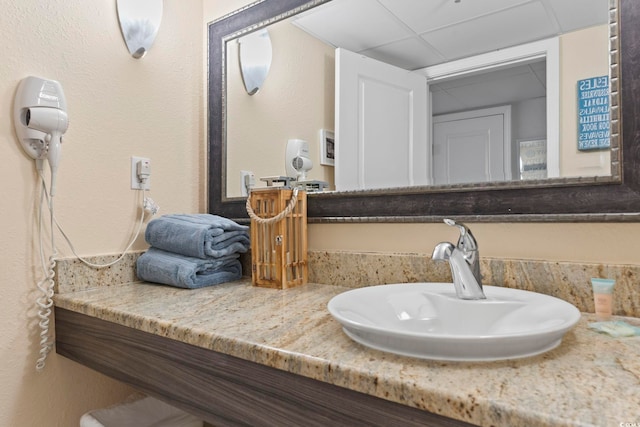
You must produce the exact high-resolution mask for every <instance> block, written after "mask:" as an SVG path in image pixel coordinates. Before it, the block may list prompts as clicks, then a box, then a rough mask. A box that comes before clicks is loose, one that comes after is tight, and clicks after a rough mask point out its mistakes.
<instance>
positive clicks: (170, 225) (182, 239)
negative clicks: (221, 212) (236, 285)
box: [144, 214, 251, 259]
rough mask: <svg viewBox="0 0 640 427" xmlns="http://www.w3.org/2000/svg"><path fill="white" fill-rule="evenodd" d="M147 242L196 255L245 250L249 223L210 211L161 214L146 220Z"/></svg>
mask: <svg viewBox="0 0 640 427" xmlns="http://www.w3.org/2000/svg"><path fill="white" fill-rule="evenodd" d="M144 236H145V239H146V241H147V243H149V244H150V245H151V246H153V247H155V248H158V249H163V250H165V251H169V252H174V253H177V254H181V255H187V256H192V257H197V258H203V259H204V258H207V257H220V256H226V255H229V254H232V253H245V252H247V251H248V250H249V248H250V246H251V245H250V242H249V227H247V226H246V225H240V224H238V223H236V222H234V221H232V220H230V219H228V218H223V217H221V216H217V215H210V214H191V215H188V214H174V215H163V216H161V217H160V218H156V219H153V220H151V221H150V222H149V224H147V229H146V231H145V234H144Z"/></svg>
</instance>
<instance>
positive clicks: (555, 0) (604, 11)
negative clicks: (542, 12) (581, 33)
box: [546, 0, 609, 33]
mask: <svg viewBox="0 0 640 427" xmlns="http://www.w3.org/2000/svg"><path fill="white" fill-rule="evenodd" d="M546 1H547V3H548V4H549V6H550V7H551V9H552V13H553V14H554V15H555V17H556V19H557V20H558V22H559V23H560V28H561V30H562V32H563V33H566V32H569V31H574V30H577V29H580V28H585V27H591V26H594V25H602V24H606V23H607V22H609V21H608V20H609V0H546Z"/></svg>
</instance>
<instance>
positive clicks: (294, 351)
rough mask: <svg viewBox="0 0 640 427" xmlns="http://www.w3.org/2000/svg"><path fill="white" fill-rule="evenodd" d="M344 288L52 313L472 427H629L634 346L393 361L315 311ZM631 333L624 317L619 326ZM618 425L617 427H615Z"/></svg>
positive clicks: (579, 337) (123, 295)
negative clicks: (504, 357)
mask: <svg viewBox="0 0 640 427" xmlns="http://www.w3.org/2000/svg"><path fill="white" fill-rule="evenodd" d="M346 290H348V288H343V287H340V286H333V285H321V284H307V285H304V286H300V287H298V288H293V289H287V290H274V289H265V288H256V287H252V286H251V283H250V282H248V281H239V282H232V283H226V284H223V285H219V286H214V287H210V288H204V289H198V290H185V289H178V288H172V287H167V286H161V285H155V284H148V283H131V284H125V285H118V286H108V287H99V288H95V289H89V290H82V291H77V292H70V293H64V294H59V295H56V297H55V303H56V306H58V307H61V308H65V309H68V310H71V311H75V312H80V313H83V314H87V315H90V316H94V317H97V318H100V319H103V320H107V321H111V322H115V323H118V324H121V325H125V326H129V327H132V328H135V329H138V330H141V331H145V332H150V333H153V334H156V335H160V336H163V337H167V338H171V339H175V340H179V341H182V342H185V343H189V344H192V345H195V346H199V347H204V348H207V349H211V350H214V351H217V352H220V353H225V354H228V355H232V356H236V357H239V358H242V359H245V360H249V361H253V362H257V363H260V364H263V365H267V366H271V367H274V368H277V369H282V370H285V371H289V372H292V373H294V374H299V375H303V376H306V377H310V378H313V379H316V380H320V381H324V382H328V383H331V384H334V385H337V386H341V387H345V388H348V389H351V390H355V391H359V392H362V393H367V394H370V395H373V396H377V397H380V398H383V399H388V400H391V401H395V402H398V403H401V404H404V405H408V406H412V407H416V408H420V409H425V410H427V411H430V412H433V413H436V414H441V415H444V416H447V417H451V418H455V419H459V420H463V421H467V422H470V423H474V424H478V425H486V426H489V425H494V426H510V427H515V426H543V425H544V426H548V425H556V426H564V425H597V426H618V425H621V423H640V358H639V357H638V356H639V355H640V337H634V338H612V337H609V336H607V335H601V334H598V333H595V332H593V331H591V330H589V329H588V328H587V324H588V323H589V322H591V321H594V320H595V319H594V317H593V316H592V315H590V314H583V316H582V319H581V320H580V322H579V323H578V325H577V326H576V327H575V328H574V329H573V330H572V331H570V332H569V333H567V335H565V338H564V339H563V342H562V344H561V345H560V346H559V347H558V348H556V349H555V350H552V351H550V352H548V353H545V354H543V355H540V356H536V357H531V358H526V359H521V360H513V361H501V362H483V363H463V362H437V361H428V360H419V359H413V358H409V357H403V356H396V355H393V354H389V353H384V352H380V351H376V350H372V349H369V348H366V347H363V346H361V345H359V344H357V343H355V342H353V341H352V340H351V339H349V338H348V337H347V336H346V335H345V334H344V333H343V332H342V330H341V327H340V325H339V324H338V322H337V321H335V320H334V319H333V318H332V317H331V315H330V314H329V312H328V311H327V309H326V305H327V303H328V301H329V300H330V299H331V298H332V297H333V296H334V295H337V294H339V293H341V292H344V291H346ZM626 320H627V321H628V322H630V323H634V324H636V325H640V323H639V321H638V319H636V318H626ZM622 425H624V424H622Z"/></svg>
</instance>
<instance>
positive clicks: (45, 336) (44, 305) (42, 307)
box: [36, 171, 58, 372]
mask: <svg viewBox="0 0 640 427" xmlns="http://www.w3.org/2000/svg"><path fill="white" fill-rule="evenodd" d="M40 172H41V171H40ZM40 176H41V177H42V175H40ZM46 192H47V188H46V185H45V182H44V178H43V179H42V190H41V192H40V207H39V210H38V239H39V240H40V263H41V264H42V270H43V272H44V276H45V277H44V279H42V280H41V281H39V282H38V284H37V286H38V290H39V291H40V293H41V294H40V295H39V296H38V298H37V300H36V304H37V306H38V318H39V319H40V320H39V321H38V326H39V327H40V351H39V357H38V360H37V361H36V371H38V372H41V371H42V370H43V369H44V366H45V360H46V359H47V355H48V354H49V352H50V351H51V349H52V348H53V341H52V340H51V337H50V335H49V322H50V319H51V311H52V310H51V307H53V287H54V285H55V280H54V279H55V274H56V273H55V267H56V257H57V256H58V252H57V250H56V245H55V240H54V239H55V237H54V233H53V223H54V218H53V197H51V198H49V197H48V195H47V200H48V204H49V212H50V214H51V215H50V220H51V247H52V254H51V256H50V257H49V260H48V263H47V262H46V261H45V255H44V243H43V241H42V203H43V201H44V198H45V195H46Z"/></svg>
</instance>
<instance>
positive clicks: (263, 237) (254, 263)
mask: <svg viewBox="0 0 640 427" xmlns="http://www.w3.org/2000/svg"><path fill="white" fill-rule="evenodd" d="M247 212H248V213H249V217H250V218H251V281H252V283H253V285H254V286H260V287H266V288H276V289H287V288H292V287H294V286H298V285H303V284H305V283H307V279H308V266H307V193H306V192H305V191H301V190H298V189H297V188H294V189H293V190H292V189H289V188H283V187H279V188H266V189H254V190H252V191H251V194H250V196H249V198H248V199H247Z"/></svg>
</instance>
